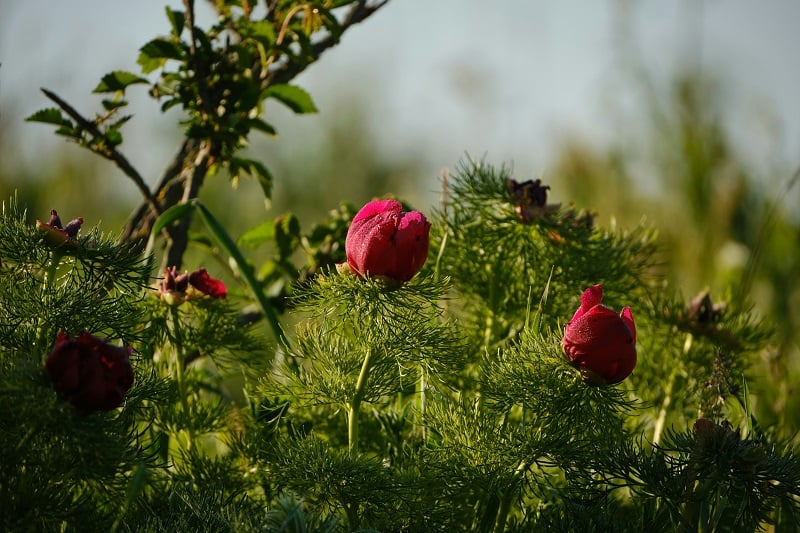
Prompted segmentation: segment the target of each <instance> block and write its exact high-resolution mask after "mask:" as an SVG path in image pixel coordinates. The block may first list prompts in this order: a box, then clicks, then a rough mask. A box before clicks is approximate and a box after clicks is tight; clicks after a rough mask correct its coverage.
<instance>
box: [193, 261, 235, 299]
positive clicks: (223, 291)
mask: <svg viewBox="0 0 800 533" xmlns="http://www.w3.org/2000/svg"><path fill="white" fill-rule="evenodd" d="M189 283H190V284H191V285H192V287H194V288H195V289H197V290H198V291H200V292H202V293H203V294H206V295H208V296H211V297H212V298H225V297H226V296H227V295H228V289H227V288H226V287H225V284H224V283H222V282H221V281H220V280H218V279H216V278H212V277H211V276H209V275H208V272H206V269H205V268H200V269H199V270H197V271H196V272H192V273H191V274H189Z"/></svg>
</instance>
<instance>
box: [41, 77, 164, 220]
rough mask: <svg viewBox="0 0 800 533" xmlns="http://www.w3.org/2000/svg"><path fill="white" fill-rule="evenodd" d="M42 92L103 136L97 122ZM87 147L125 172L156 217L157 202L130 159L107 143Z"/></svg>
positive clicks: (92, 130)
mask: <svg viewBox="0 0 800 533" xmlns="http://www.w3.org/2000/svg"><path fill="white" fill-rule="evenodd" d="M42 92H43V93H44V94H45V96H47V97H48V98H49V99H50V100H52V101H53V102H55V103H56V105H58V107H60V108H61V109H62V110H63V111H64V112H65V113H66V114H67V115H69V116H70V117H72V119H73V120H74V121H75V122H77V123H78V125H79V126H80V127H81V128H83V129H84V130H86V131H88V132H89V133H91V134H92V135H94V136H95V137H103V132H101V131H100V129H99V128H98V127H97V124H95V123H94V122H92V121H91V120H88V119H86V118H84V117H83V115H81V114H80V113H78V112H77V111H76V110H75V108H73V107H72V106H71V105H69V104H68V103H67V102H65V101H64V100H62V99H61V98H60V97H59V96H58V95H56V94H55V93H54V92H52V91H49V90H47V89H45V88H42ZM89 149H90V150H92V151H93V152H94V153H96V154H98V155H101V156H103V157H105V158H106V159H108V160H110V161H113V162H114V163H116V165H117V167H119V169H120V170H122V172H123V173H125V175H126V176H128V177H129V178H130V179H132V180H133V182H134V183H135V184H136V186H137V187H138V188H139V191H141V193H142V196H144V199H145V202H146V203H147V205H148V206H149V207H150V210H151V211H152V212H153V214H154V215H155V216H156V217H157V216H158V215H159V214H160V211H159V208H158V203H157V202H156V199H155V198H154V197H153V194H152V193H151V192H150V188H149V187H148V186H147V184H146V183H145V181H144V178H142V175H141V174H139V171H137V170H136V169H135V168H134V167H133V165H131V163H130V161H128V159H127V158H126V157H125V156H124V155H122V153H120V152H119V151H118V150H117V149H116V148H114V147H111V146H108V145H105V148H104V149H102V150H101V149H99V148H98V147H97V146H94V145H89Z"/></svg>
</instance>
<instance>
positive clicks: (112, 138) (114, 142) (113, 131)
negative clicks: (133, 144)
mask: <svg viewBox="0 0 800 533" xmlns="http://www.w3.org/2000/svg"><path fill="white" fill-rule="evenodd" d="M105 141H106V143H107V144H108V145H109V146H112V147H113V146H119V145H120V144H122V133H121V132H120V131H119V130H118V129H117V128H116V127H114V128H109V130H108V131H107V132H106V134H105Z"/></svg>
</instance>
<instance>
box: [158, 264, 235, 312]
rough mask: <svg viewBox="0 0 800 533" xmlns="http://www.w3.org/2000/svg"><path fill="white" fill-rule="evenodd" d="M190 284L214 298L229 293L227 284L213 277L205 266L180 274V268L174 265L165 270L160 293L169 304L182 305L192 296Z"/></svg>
mask: <svg viewBox="0 0 800 533" xmlns="http://www.w3.org/2000/svg"><path fill="white" fill-rule="evenodd" d="M190 286H191V288H192V289H194V290H195V291H196V292H197V293H201V294H204V295H206V296H211V297H212V298H220V299H222V298H225V297H226V296H227V294H228V290H227V288H226V287H225V284H224V283H222V282H221V281H220V280H218V279H216V278H212V277H211V276H210V275H209V274H208V272H206V269H205V268H200V269H198V270H196V271H194V272H192V273H191V274H189V273H187V272H184V273H183V274H178V269H177V268H175V267H174V266H173V267H169V268H167V269H166V270H165V271H164V278H163V279H162V280H161V284H160V285H159V288H158V295H159V297H160V298H161V299H162V300H163V301H164V302H165V303H166V304H167V305H180V304H182V303H183V302H185V301H186V300H188V299H189V298H190V297H191V296H192V293H191V292H190V291H189V289H190ZM195 294H196V293H195Z"/></svg>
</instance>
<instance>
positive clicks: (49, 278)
mask: <svg viewBox="0 0 800 533" xmlns="http://www.w3.org/2000/svg"><path fill="white" fill-rule="evenodd" d="M63 257H64V253H63V252H61V251H59V250H55V251H53V255H51V256H50V262H49V263H48V265H47V268H46V269H45V276H44V286H43V287H42V300H43V301H45V300H46V299H47V298H48V295H49V293H50V291H51V289H52V288H53V285H54V284H55V281H56V272H57V271H58V265H59V264H61V259H62V258H63ZM37 342H38V345H39V346H40V347H41V348H42V349H44V346H45V343H46V342H47V339H46V338H45V329H44V328H43V327H42V324H41V319H39V327H38V335H37Z"/></svg>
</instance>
